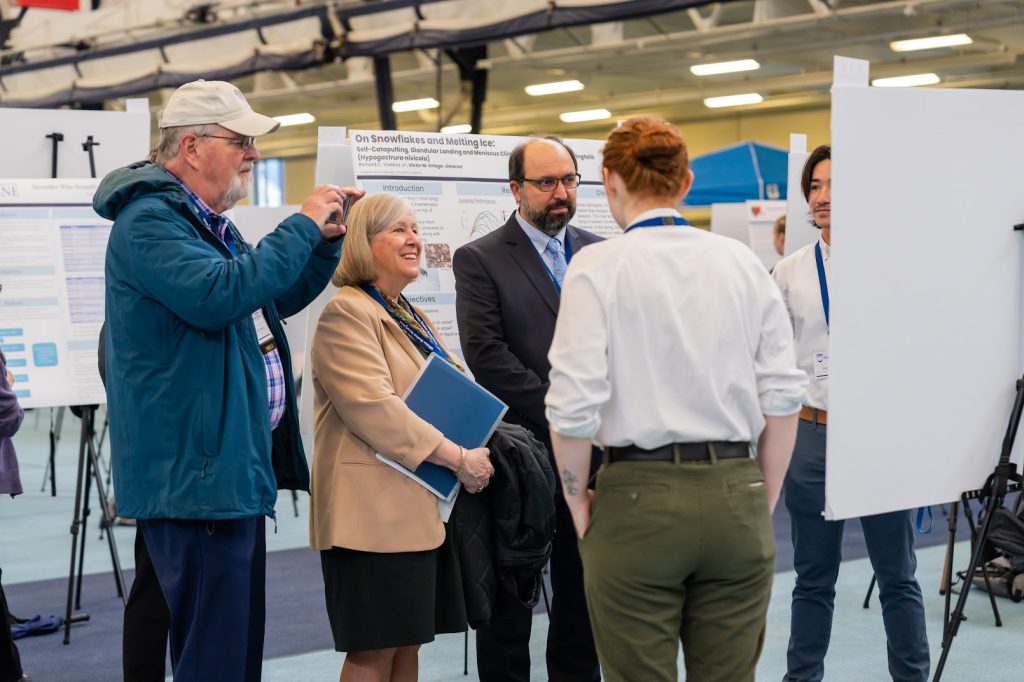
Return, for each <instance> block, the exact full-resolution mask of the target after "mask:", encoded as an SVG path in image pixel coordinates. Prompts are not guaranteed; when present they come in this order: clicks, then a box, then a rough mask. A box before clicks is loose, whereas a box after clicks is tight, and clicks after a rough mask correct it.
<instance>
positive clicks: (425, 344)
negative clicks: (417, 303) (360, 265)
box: [359, 284, 451, 362]
mask: <svg viewBox="0 0 1024 682" xmlns="http://www.w3.org/2000/svg"><path fill="white" fill-rule="evenodd" d="M359 288H360V289H362V290H363V291H365V292H366V293H367V294H369V296H370V297H371V298H373V300H375V301H377V303H379V304H380V305H381V307H382V308H384V310H386V311H388V315H390V316H391V319H393V320H394V321H395V322H396V323H397V324H398V326H399V327H401V328H402V331H404V332H405V334H406V336H408V337H409V339H410V340H411V341H412V342H413V343H414V344H416V345H417V346H419V347H420V348H421V349H422V350H424V351H425V352H426V353H427V354H430V353H437V354H438V355H440V356H441V357H442V358H444V359H445V361H446V362H451V359H450V358H449V357H448V353H446V352H445V351H444V348H442V347H441V344H440V343H439V342H438V340H437V339H436V338H435V337H434V335H433V334H432V333H431V331H430V327H429V326H428V325H427V323H426V322H424V321H423V318H422V317H420V316H419V313H417V312H416V309H415V308H413V307H412V306H411V305H410V306H409V308H408V309H409V312H410V313H411V314H412V317H413V319H414V320H416V323H417V324H418V325H419V326H420V327H421V328H422V329H423V331H424V332H425V333H426V336H424V335H423V334H421V333H420V332H419V330H418V329H415V328H414V327H412V326H410V325H409V323H407V322H406V321H405V320H403V319H402V318H400V317H398V316H397V315H395V313H394V312H392V311H391V308H390V306H388V304H387V301H385V300H384V297H383V296H381V294H380V292H379V291H377V289H376V288H375V287H373V286H370V285H369V284H360V285H359ZM399 298H400V299H401V300H403V301H404V300H405V297H404V296H402V295H401V294H399ZM406 303H408V301H406Z"/></svg>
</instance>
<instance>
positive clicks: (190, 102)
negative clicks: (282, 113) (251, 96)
mask: <svg viewBox="0 0 1024 682" xmlns="http://www.w3.org/2000/svg"><path fill="white" fill-rule="evenodd" d="M211 123H216V124H218V125H221V126H223V127H225V128H227V129H228V130H230V131H232V132H235V133H238V134H239V135H245V136H246V137H259V136H260V135H266V134H267V133H272V132H274V131H275V130H277V129H278V128H280V127H281V124H280V123H279V122H277V121H275V120H274V119H272V118H270V117H269V116H264V115H263V114H257V113H256V112H255V111H253V110H252V107H251V106H249V103H248V102H247V101H246V100H245V95H243V94H242V91H241V90H239V89H238V88H236V87H235V86H234V85H232V84H231V83H226V82H224V81H206V80H202V79H200V80H197V81H193V82H191V83H185V84H184V85H182V86H181V87H180V88H178V89H177V90H175V91H174V94H172V95H171V98H170V99H169V100H168V101H167V106H166V107H165V108H164V111H163V113H162V114H161V115H160V127H161V128H174V127H177V126H194V125H207V124H211Z"/></svg>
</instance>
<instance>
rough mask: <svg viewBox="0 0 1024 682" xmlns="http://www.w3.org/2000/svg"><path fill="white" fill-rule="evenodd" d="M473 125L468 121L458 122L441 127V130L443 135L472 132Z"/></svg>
mask: <svg viewBox="0 0 1024 682" xmlns="http://www.w3.org/2000/svg"><path fill="white" fill-rule="evenodd" d="M472 130H473V126H471V125H469V124H468V123H459V124H457V125H453V126H444V127H443V128H441V132H442V133H444V134H445V135H461V134H463V133H469V132H472Z"/></svg>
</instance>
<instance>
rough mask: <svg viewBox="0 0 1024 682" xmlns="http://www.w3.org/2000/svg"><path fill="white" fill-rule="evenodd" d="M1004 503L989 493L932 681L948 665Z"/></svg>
mask: <svg viewBox="0 0 1024 682" xmlns="http://www.w3.org/2000/svg"><path fill="white" fill-rule="evenodd" d="M1002 503H1003V501H1002V499H997V496H996V495H994V494H993V495H989V498H988V503H987V504H986V505H985V518H984V521H983V522H982V524H981V532H980V533H979V534H977V536H976V539H975V541H973V542H972V544H971V563H970V564H969V565H968V566H967V573H966V574H965V575H966V576H967V577H966V578H965V579H964V586H963V589H961V590H960V596H959V598H958V599H957V600H956V608H955V609H953V614H952V615H951V616H950V617H949V620H948V621H947V622H946V626H945V628H944V634H943V637H942V655H941V656H940V657H939V663H938V665H937V666H936V667H935V677H933V678H932V682H939V680H940V679H941V677H942V670H943V668H945V667H946V659H947V658H948V657H949V650H950V647H951V646H952V645H953V638H954V637H956V633H957V631H958V630H959V629H960V622H961V621H962V620H963V617H964V606H966V604H967V595H968V594H970V592H971V586H972V584H973V582H974V581H973V580H972V579H971V576H973V575H974V571H975V570H977V568H978V566H980V565H981V555H982V553H983V552H984V549H985V540H986V539H987V538H988V533H989V528H990V527H991V524H992V516H993V512H995V510H996V509H998V508H999V507H1000V506H1001V505H1002ZM965 507H966V505H965ZM968 518H969V517H968ZM972 529H973V524H972Z"/></svg>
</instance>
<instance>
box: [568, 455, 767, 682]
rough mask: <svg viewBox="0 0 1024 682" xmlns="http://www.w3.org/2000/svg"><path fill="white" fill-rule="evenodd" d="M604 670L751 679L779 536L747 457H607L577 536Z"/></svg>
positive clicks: (612, 681)
mask: <svg viewBox="0 0 1024 682" xmlns="http://www.w3.org/2000/svg"><path fill="white" fill-rule="evenodd" d="M580 555H581V556H582V558H583V581H584V586H585V588H586V595H587V606H588V608H589V610H590V620H591V622H592V623H593V626H594V641H595V643H596V644H597V653H598V657H599V658H600V661H601V670H602V674H603V677H604V679H605V680H607V681H608V682H618V681H620V680H630V681H633V680H635V681H637V682H640V681H642V682H655V681H658V680H665V681H666V682H676V680H678V679H679V678H678V670H677V666H676V660H677V658H678V654H679V643H680V641H681V642H682V646H683V657H684V660H685V662H686V680H687V682H744V681H746V680H753V679H754V669H755V667H756V665H757V659H758V657H759V656H760V655H761V647H762V646H763V644H764V631H765V613H766V612H767V609H768V599H769V597H770V596H771V584H772V576H773V573H774V560H775V537H774V534H773V532H772V525H771V517H770V515H769V513H768V501H767V494H766V490H765V486H764V480H763V478H762V476H761V472H760V470H759V469H758V467H757V463H756V462H755V461H754V460H751V459H726V460H717V461H716V462H683V463H680V464H675V463H672V462H617V463H615V464H606V465H605V466H604V467H602V469H601V471H600V473H599V474H598V479H597V492H596V493H595V496H594V503H593V506H592V507H591V521H590V527H589V528H588V529H587V533H586V534H585V535H584V537H583V539H582V540H581V541H580Z"/></svg>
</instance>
